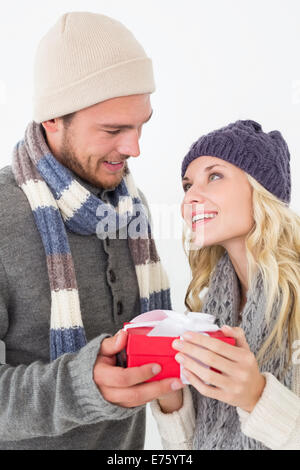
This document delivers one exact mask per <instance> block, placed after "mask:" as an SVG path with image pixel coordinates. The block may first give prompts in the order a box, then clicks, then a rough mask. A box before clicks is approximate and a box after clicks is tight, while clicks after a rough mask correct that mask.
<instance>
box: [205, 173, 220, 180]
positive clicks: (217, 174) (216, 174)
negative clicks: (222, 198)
mask: <svg viewBox="0 0 300 470" xmlns="http://www.w3.org/2000/svg"><path fill="white" fill-rule="evenodd" d="M211 176H219V177H220V178H222V175H220V173H211V174H210V175H209V177H208V179H209V178H210V177H211ZM213 181H214V180H213Z"/></svg>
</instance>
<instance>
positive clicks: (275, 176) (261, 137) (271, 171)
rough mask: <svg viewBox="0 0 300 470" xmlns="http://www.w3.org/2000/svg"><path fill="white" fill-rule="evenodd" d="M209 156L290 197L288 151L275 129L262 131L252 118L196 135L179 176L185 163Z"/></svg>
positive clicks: (288, 200)
mask: <svg viewBox="0 0 300 470" xmlns="http://www.w3.org/2000/svg"><path fill="white" fill-rule="evenodd" d="M205 155H206V156H213V157H218V158H220V159H222V160H225V161H227V162H229V163H232V164H233V165H236V166H237V167H239V168H241V169H242V170H244V171H245V172H246V173H248V174H249V175H251V176H252V177H253V178H254V179H256V180H257V181H258V182H259V183H260V184H261V185H262V186H263V187H264V188H265V189H267V190H268V191H269V192H270V193H272V194H274V195H275V196H276V197H278V198H279V199H281V200H282V201H284V202H286V203H290V198H291V176H290V153H289V149H288V146H287V143H286V142H285V140H284V139H283V137H282V135H281V133H280V132H279V131H271V132H269V133H265V132H263V130H262V127H261V125H260V124H258V123H257V122H255V121H251V120H246V121H236V122H234V123H232V124H229V125H228V126H226V127H222V128H221V129H218V130H216V131H213V132H210V133H209V134H207V135H204V136H202V137H200V138H199V139H198V140H197V141H196V142H194V144H193V145H192V146H191V148H190V150H189V152H188V153H187V155H186V156H185V157H184V159H183V162H182V167H181V177H182V178H183V177H184V175H185V172H186V170H187V167H188V166H189V164H190V163H191V162H192V161H193V160H195V158H198V157H201V156H205Z"/></svg>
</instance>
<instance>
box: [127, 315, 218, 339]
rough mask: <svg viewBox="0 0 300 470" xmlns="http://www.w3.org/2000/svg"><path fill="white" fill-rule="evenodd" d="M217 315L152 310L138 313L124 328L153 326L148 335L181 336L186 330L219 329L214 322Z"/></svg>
mask: <svg viewBox="0 0 300 470" xmlns="http://www.w3.org/2000/svg"><path fill="white" fill-rule="evenodd" d="M214 321H215V317H214V315H210V314H208V313H202V312H189V313H188V314H187V315H186V314H184V313H178V312H174V311H173V310H152V311H151V312H146V313H142V314H141V315H138V316H137V317H135V318H134V319H133V320H131V322H130V323H129V324H128V325H125V326H124V330H127V329H129V328H138V327H146V326H148V327H149V326H152V327H154V328H153V329H152V330H151V331H150V332H149V333H148V335H147V336H181V335H183V334H184V333H185V332H186V331H196V332H199V333H201V332H203V331H217V330H218V329H219V327H218V326H217V325H215V324H214Z"/></svg>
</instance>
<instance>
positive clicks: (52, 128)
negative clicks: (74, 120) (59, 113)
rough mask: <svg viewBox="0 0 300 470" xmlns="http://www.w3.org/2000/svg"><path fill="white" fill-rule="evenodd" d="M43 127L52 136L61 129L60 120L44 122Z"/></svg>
mask: <svg viewBox="0 0 300 470" xmlns="http://www.w3.org/2000/svg"><path fill="white" fill-rule="evenodd" d="M42 126H43V128H44V129H45V131H46V132H49V133H51V134H52V133H54V132H57V131H58V130H59V127H60V122H59V118H55V119H50V120H49V121H44V122H42Z"/></svg>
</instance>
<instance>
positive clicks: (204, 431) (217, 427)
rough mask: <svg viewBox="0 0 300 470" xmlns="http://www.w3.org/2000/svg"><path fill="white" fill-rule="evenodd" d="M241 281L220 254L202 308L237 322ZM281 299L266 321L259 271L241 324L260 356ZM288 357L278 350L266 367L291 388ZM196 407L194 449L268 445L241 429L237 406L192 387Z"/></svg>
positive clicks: (225, 320)
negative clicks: (208, 396) (212, 397)
mask: <svg viewBox="0 0 300 470" xmlns="http://www.w3.org/2000/svg"><path fill="white" fill-rule="evenodd" d="M239 297H240V294H239V285H238V278H237V276H236V273H235V270H234V267H233V265H232V263H231V260H230V258H229V255H228V253H227V252H225V254H224V255H223V256H222V257H221V258H220V260H219V261H218V263H217V265H216V267H215V269H214V271H213V272H212V275H211V280H210V284H209V289H208V291H207V293H206V296H205V298H204V303H203V306H202V311H203V312H206V313H211V314H214V315H215V316H216V321H217V323H218V325H219V326H220V327H221V326H222V325H225V324H226V325H231V326H236V325H237V323H238V299H239ZM279 305H280V302H274V305H273V309H272V312H271V321H270V324H269V325H268V324H267V323H266V321H265V316H264V312H265V308H266V297H265V293H264V287H263V279H262V276H261V274H260V272H259V271H258V272H257V274H256V277H255V279H254V280H253V282H252V284H251V286H250V289H249V290H248V292H247V302H246V305H245V307H244V309H243V312H242V321H241V324H240V325H239V326H240V327H241V328H242V329H243V330H244V332H245V336H246V340H247V342H248V344H249V347H250V349H251V351H252V352H253V353H254V355H255V356H257V353H258V351H259V349H260V348H261V346H262V344H263V342H264V341H265V340H266V338H267V336H268V335H269V333H270V331H271V329H272V328H273V327H274V324H275V321H276V320H277V318H278V312H279V308H280V307H279ZM283 351H288V346H287V335H286V334H285V336H284V339H283ZM286 361H287V357H286V355H285V354H283V353H282V351H280V350H278V352H277V353H276V354H275V357H272V358H271V359H269V360H268V361H264V365H263V371H262V372H270V373H271V374H273V375H274V376H275V377H276V378H277V379H278V380H279V381H280V382H281V383H282V384H283V385H285V386H286V387H287V388H289V389H291V387H292V375H293V367H292V366H290V367H289V368H288V369H287V371H286V372H284V369H285V366H286ZM191 390H192V394H193V400H194V406H195V408H196V410H197V417H196V430H195V435H194V443H193V447H194V449H216V450H217V449H244V450H247V449H266V447H265V446H264V445H263V444H262V443H260V442H258V441H256V440H255V439H251V438H249V437H247V436H246V435H245V434H243V432H242V431H241V426H240V421H239V417H238V413H237V410H236V408H235V407H234V406H231V405H228V404H226V403H223V402H221V401H218V400H213V399H211V398H207V397H204V396H202V395H201V394H200V393H198V392H197V391H196V389H194V388H193V387H191Z"/></svg>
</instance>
